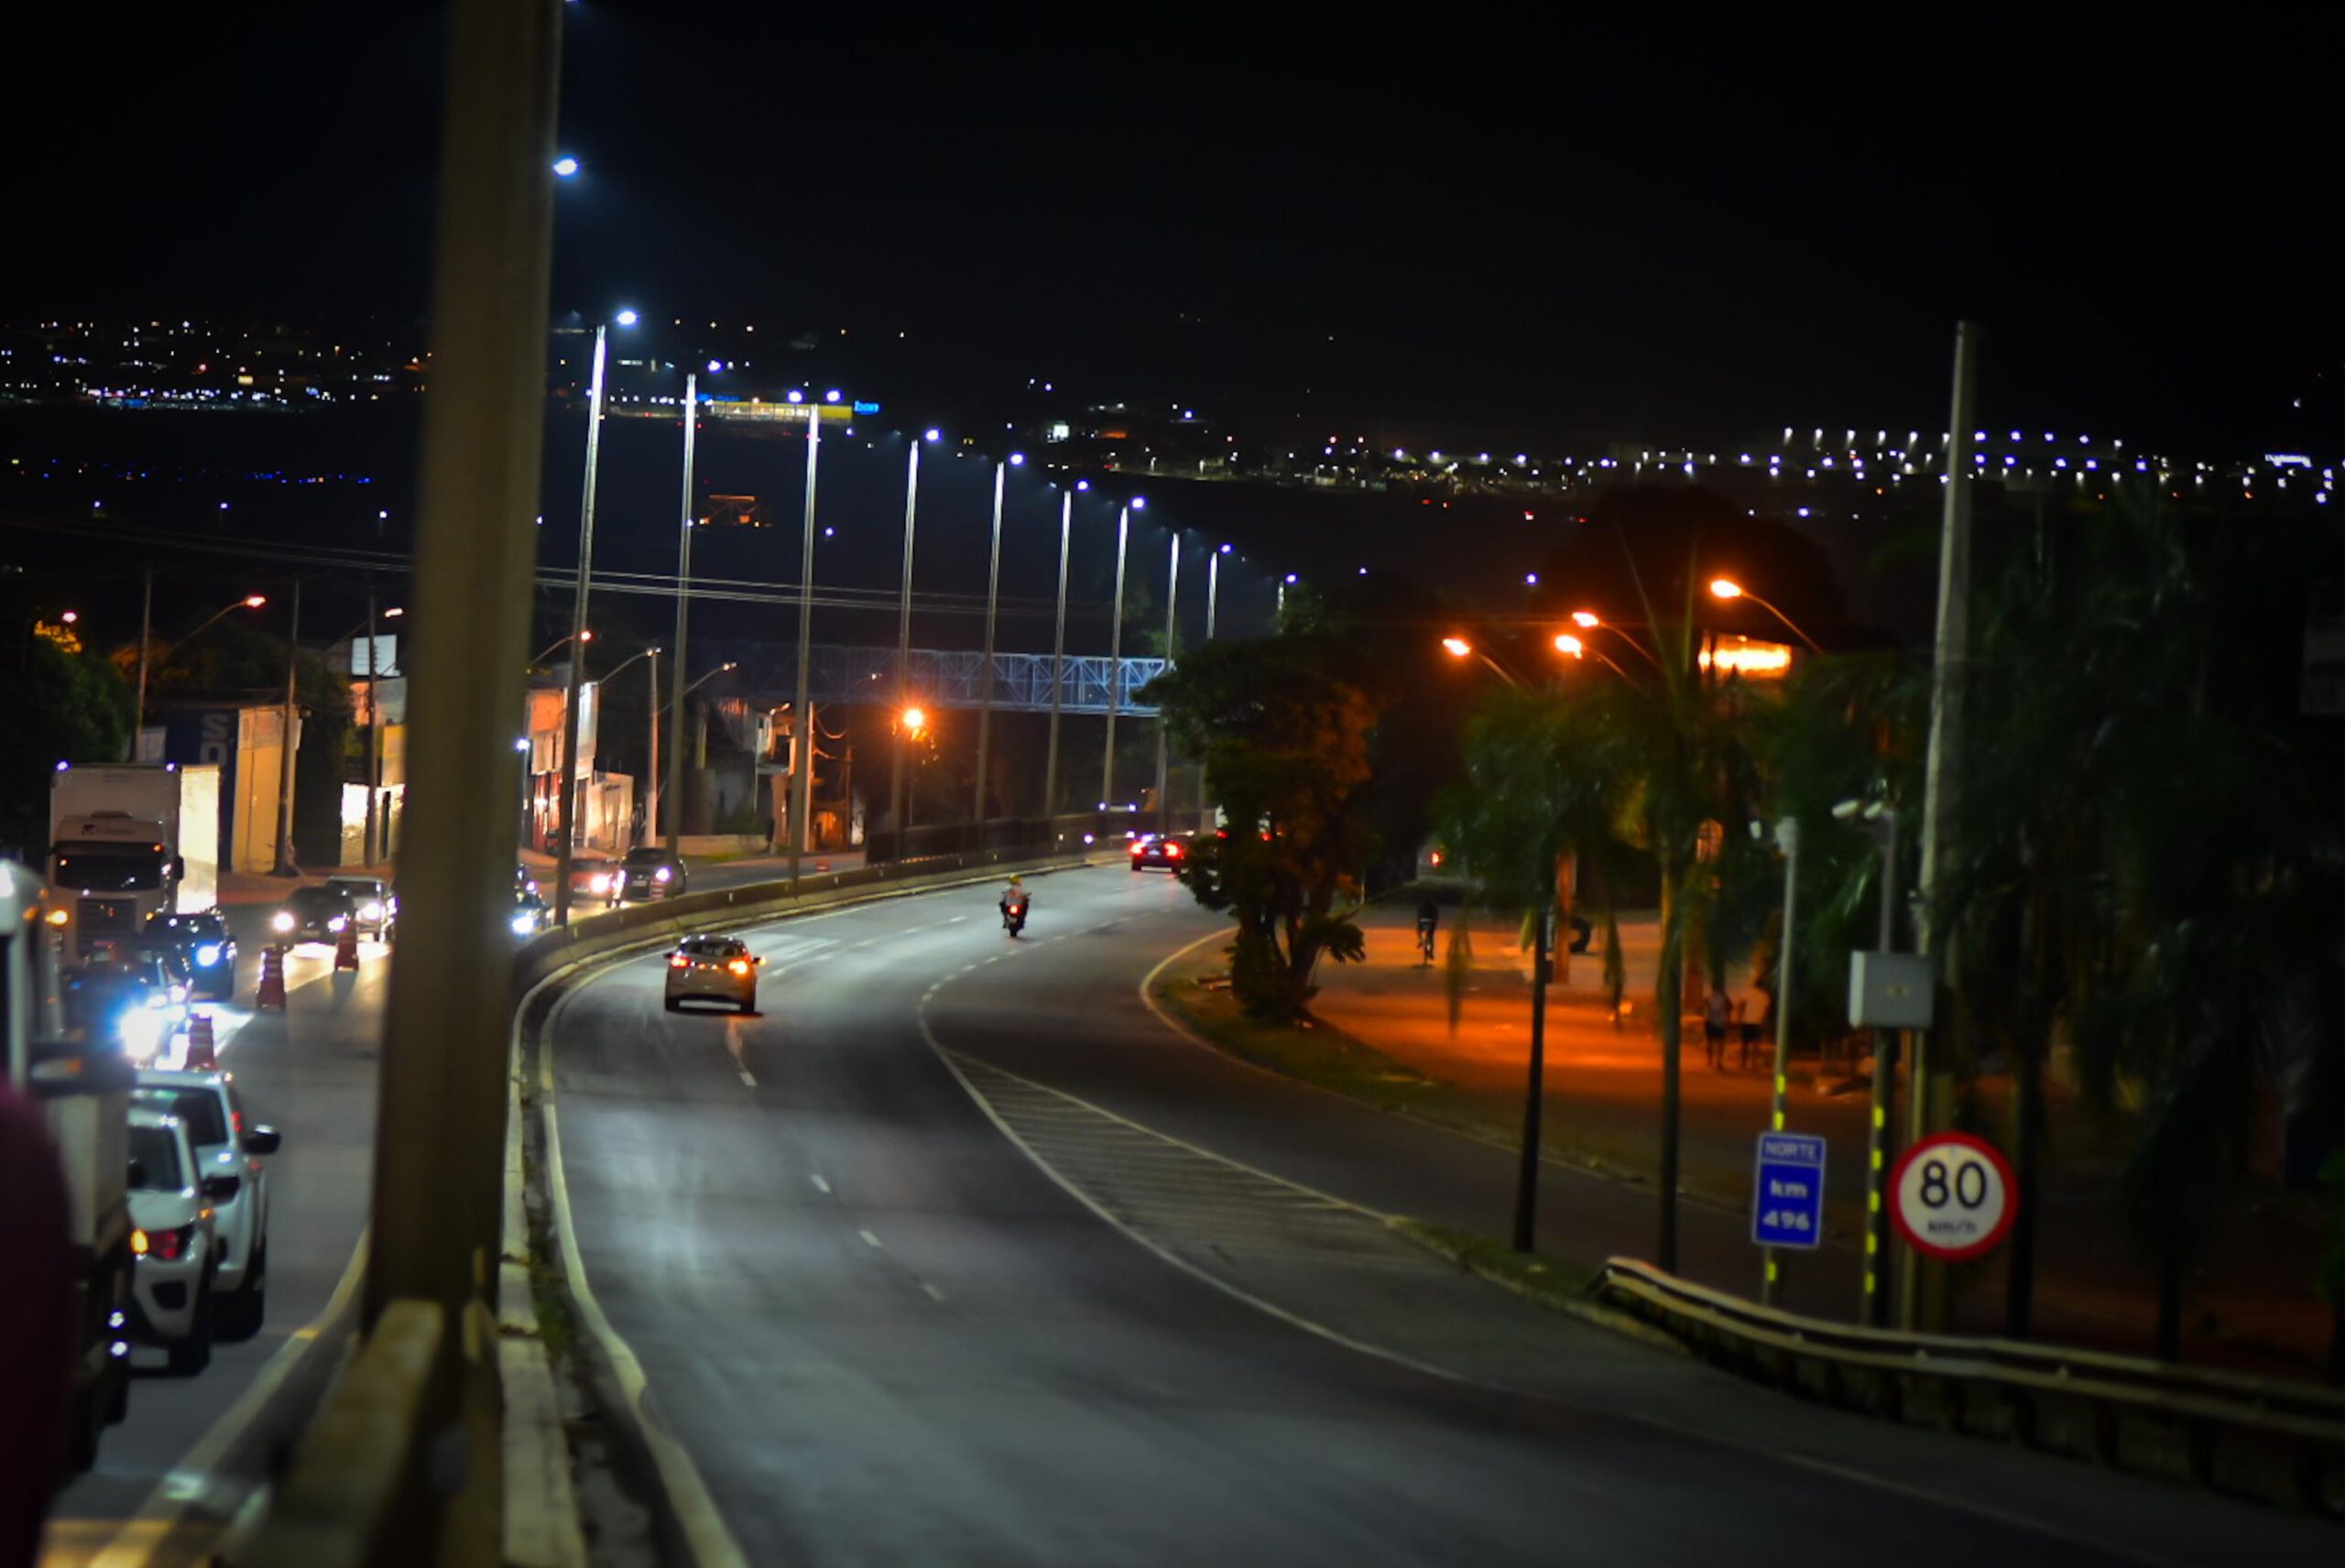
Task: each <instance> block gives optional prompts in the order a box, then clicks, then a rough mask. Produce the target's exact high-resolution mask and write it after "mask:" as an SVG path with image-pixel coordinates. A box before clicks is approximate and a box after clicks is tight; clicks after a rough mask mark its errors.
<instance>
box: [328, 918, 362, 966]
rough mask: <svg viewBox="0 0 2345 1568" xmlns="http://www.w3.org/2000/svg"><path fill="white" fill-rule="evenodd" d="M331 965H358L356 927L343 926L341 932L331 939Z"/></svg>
mask: <svg viewBox="0 0 2345 1568" xmlns="http://www.w3.org/2000/svg"><path fill="white" fill-rule="evenodd" d="M333 966H334V967H335V968H336V969H356V968H357V967H358V928H357V927H356V926H344V927H343V928H342V934H341V935H340V936H337V937H335V938H334V939H333Z"/></svg>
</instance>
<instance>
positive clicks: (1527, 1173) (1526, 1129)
mask: <svg viewBox="0 0 2345 1568" xmlns="http://www.w3.org/2000/svg"><path fill="white" fill-rule="evenodd" d="M1458 918H1459V919H1460V920H1463V919H1464V918H1465V916H1464V915H1463V914H1462V913H1461V914H1460V915H1459V917H1458ZM1554 940H1555V898H1554V886H1553V884H1550V885H1549V887H1548V889H1547V896H1546V897H1545V898H1542V899H1541V900H1540V903H1539V918H1538V919H1537V920H1534V921H1532V942H1533V943H1534V946H1533V948H1532V956H1531V1082H1530V1083H1529V1084H1528V1085H1527V1086H1526V1087H1525V1088H1524V1090H1523V1094H1522V1159H1521V1160H1520V1161H1519V1162H1518V1163H1517V1164H1516V1167H1515V1178H1514V1249H1515V1250H1516V1251H1517V1252H1532V1251H1535V1250H1537V1245H1536V1239H1535V1233H1536V1232H1537V1230H1538V1222H1539V1139H1540V1137H1541V1134H1540V1130H1539V1122H1540V1117H1541V1116H1542V1114H1543V1112H1544V1110H1545V1109H1546V1102H1547V952H1548V949H1549V948H1550V947H1551V946H1552V945H1553V944H1554Z"/></svg>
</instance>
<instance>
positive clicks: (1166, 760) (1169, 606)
mask: <svg viewBox="0 0 2345 1568" xmlns="http://www.w3.org/2000/svg"><path fill="white" fill-rule="evenodd" d="M1180 605H1181V530H1180V529H1178V528H1174V529H1173V530H1172V561H1171V564H1170V565H1168V566H1167V567H1166V568H1165V572H1164V663H1165V666H1166V668H1167V669H1170V668H1171V667H1172V659H1173V658H1174V655H1175V651H1176V650H1175V648H1174V647H1173V643H1174V640H1175V638H1176V637H1178V636H1179V633H1180V625H1181V623H1180V621H1179V619H1178V615H1179V612H1180ZM1170 763H1171V748H1170V747H1169V746H1167V744H1166V735H1165V733H1164V711H1163V710H1162V708H1159V709H1158V710H1157V713H1156V831H1157V832H1158V833H1171V832H1172V800H1171V798H1170V797H1169V796H1167V795H1166V794H1165V789H1166V787H1167V785H1168V784H1169V782H1170V779H1169V777H1168V769H1169V767H1170Z"/></svg>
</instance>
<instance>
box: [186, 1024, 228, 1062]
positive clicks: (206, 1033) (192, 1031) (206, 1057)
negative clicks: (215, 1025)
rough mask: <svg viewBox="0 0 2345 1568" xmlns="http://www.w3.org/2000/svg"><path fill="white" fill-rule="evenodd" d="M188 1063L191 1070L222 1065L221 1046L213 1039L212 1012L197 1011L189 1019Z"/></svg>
mask: <svg viewBox="0 0 2345 1568" xmlns="http://www.w3.org/2000/svg"><path fill="white" fill-rule="evenodd" d="M187 1064H188V1067H189V1070H190V1071H193V1070H195V1069H198V1068H204V1067H217V1066H219V1065H220V1048H219V1046H218V1044H217V1043H216V1042H215V1041H214V1040H213V1034H212V1015H211V1014H210V1013H197V1014H195V1015H194V1016H193V1017H191V1018H189V1019H188V1021H187Z"/></svg>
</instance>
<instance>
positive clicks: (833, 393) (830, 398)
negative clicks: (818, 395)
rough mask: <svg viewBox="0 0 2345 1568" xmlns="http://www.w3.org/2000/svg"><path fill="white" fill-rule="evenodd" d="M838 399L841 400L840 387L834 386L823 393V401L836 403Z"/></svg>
mask: <svg viewBox="0 0 2345 1568" xmlns="http://www.w3.org/2000/svg"><path fill="white" fill-rule="evenodd" d="M838 400H839V389H838V388H837V387H832V388H831V389H830V390H829V391H827V392H825V393H823V402H825V403H835V402H837V401H838Z"/></svg>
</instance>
